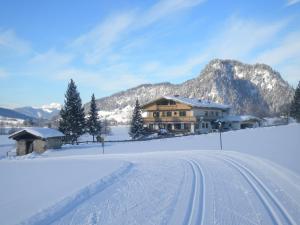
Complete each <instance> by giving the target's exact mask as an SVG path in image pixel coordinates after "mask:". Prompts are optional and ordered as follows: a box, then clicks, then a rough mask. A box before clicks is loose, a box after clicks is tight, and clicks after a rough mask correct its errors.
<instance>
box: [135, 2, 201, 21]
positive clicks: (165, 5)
mask: <svg viewBox="0 0 300 225" xmlns="http://www.w3.org/2000/svg"><path fill="white" fill-rule="evenodd" d="M203 2H204V0H161V1H158V2H157V3H156V4H154V5H153V6H152V7H151V8H150V9H149V10H148V11H146V12H145V13H144V16H141V18H140V19H141V21H140V23H141V25H142V26H146V25H149V24H151V23H154V22H156V21H158V20H160V19H161V18H163V17H165V16H168V15H170V14H172V13H175V12H178V11H181V10H184V9H188V8H192V7H194V6H197V5H199V4H200V3H203Z"/></svg>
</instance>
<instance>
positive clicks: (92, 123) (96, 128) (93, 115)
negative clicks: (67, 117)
mask: <svg viewBox="0 0 300 225" xmlns="http://www.w3.org/2000/svg"><path fill="white" fill-rule="evenodd" d="M87 130H88V133H89V134H90V135H92V136H93V142H94V141H95V136H97V135H100V134H101V122H100V120H99V118H98V110H97V105H96V101H95V95H94V94H93V95H92V99H91V106H90V111H89V117H88V120H87Z"/></svg>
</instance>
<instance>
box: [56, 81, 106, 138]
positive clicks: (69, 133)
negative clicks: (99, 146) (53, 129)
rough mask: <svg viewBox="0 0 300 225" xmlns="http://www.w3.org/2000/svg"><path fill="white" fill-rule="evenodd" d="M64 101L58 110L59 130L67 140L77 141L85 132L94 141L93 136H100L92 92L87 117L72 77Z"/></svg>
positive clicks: (99, 126) (100, 126)
mask: <svg viewBox="0 0 300 225" xmlns="http://www.w3.org/2000/svg"><path fill="white" fill-rule="evenodd" d="M64 103H65V104H64V107H63V108H62V109H61V111H60V116H61V119H60V121H59V130H60V131H61V132H62V133H64V134H65V136H66V139H67V140H68V141H71V142H72V143H74V142H77V139H78V137H80V136H81V135H82V134H84V133H86V132H87V133H89V134H90V135H92V136H93V141H95V136H97V137H98V136H101V133H102V132H101V131H102V124H101V121H100V119H99V117H98V109H97V105H96V101H95V96H94V94H93V95H92V98H91V105H90V110H89V113H88V117H87V119H85V114H84V108H83V106H82V101H81V98H80V94H79V92H78V91H77V87H76V85H75V83H74V81H73V80H72V79H71V81H70V83H69V85H68V89H67V92H66V94H65V102H64Z"/></svg>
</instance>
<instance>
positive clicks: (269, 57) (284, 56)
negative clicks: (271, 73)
mask: <svg viewBox="0 0 300 225" xmlns="http://www.w3.org/2000/svg"><path fill="white" fill-rule="evenodd" d="M295 58H299V59H300V32H296V33H291V34H288V35H287V36H286V37H285V38H284V39H283V40H282V41H281V42H280V43H279V45H278V46H276V47H275V48H273V49H270V50H267V51H264V52H262V53H261V54H260V55H259V56H258V57H257V59H256V60H257V61H258V62H264V63H269V64H271V65H276V64H280V63H284V62H286V61H288V60H289V61H290V60H293V59H295ZM299 63H300V61H299Z"/></svg>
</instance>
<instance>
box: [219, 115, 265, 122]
mask: <svg viewBox="0 0 300 225" xmlns="http://www.w3.org/2000/svg"><path fill="white" fill-rule="evenodd" d="M220 120H221V121H224V122H227V121H231V122H242V121H248V120H261V119H260V118H258V117H256V116H251V115H242V116H238V115H229V116H224V118H222V119H220Z"/></svg>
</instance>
